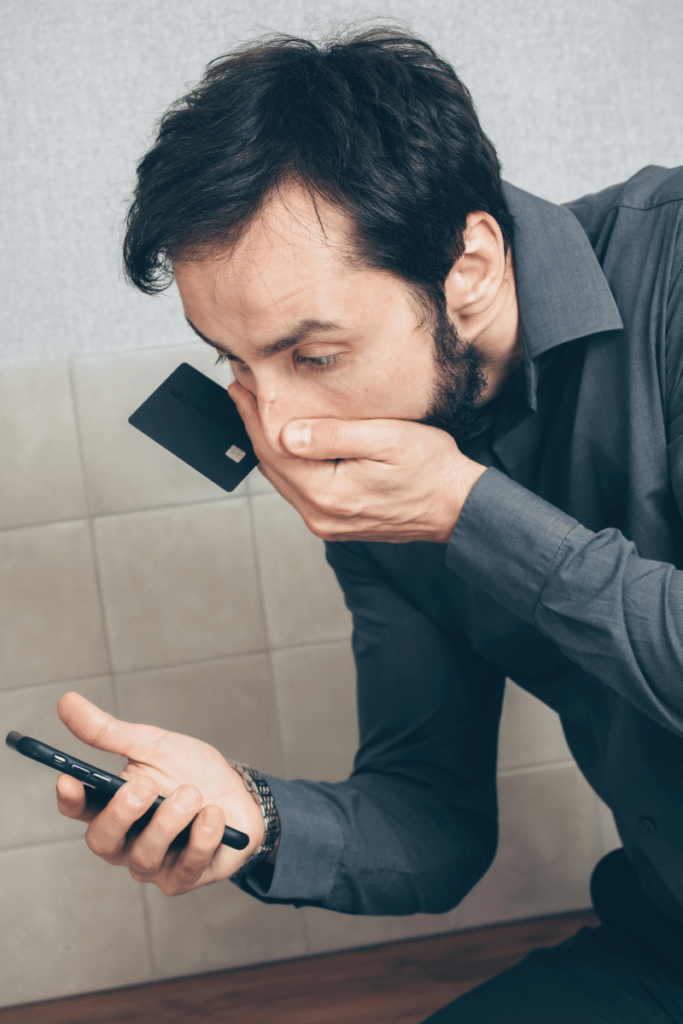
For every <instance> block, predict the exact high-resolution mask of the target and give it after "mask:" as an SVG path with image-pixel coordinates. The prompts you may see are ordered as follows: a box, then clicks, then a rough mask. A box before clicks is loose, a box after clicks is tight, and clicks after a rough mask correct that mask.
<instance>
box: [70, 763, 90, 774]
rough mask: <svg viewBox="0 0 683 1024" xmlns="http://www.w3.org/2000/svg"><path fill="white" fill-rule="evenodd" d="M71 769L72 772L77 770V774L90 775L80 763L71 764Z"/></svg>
mask: <svg viewBox="0 0 683 1024" xmlns="http://www.w3.org/2000/svg"><path fill="white" fill-rule="evenodd" d="M71 770H72V771H74V772H78V774H79V775H90V772H89V771H88V769H87V768H84V767H83V765H82V764H72V765H71Z"/></svg>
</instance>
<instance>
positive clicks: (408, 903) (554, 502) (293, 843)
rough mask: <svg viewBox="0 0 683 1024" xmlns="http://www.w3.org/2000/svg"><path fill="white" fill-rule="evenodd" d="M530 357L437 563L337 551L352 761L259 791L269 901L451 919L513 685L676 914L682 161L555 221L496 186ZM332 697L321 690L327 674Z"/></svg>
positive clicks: (646, 880) (478, 863)
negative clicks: (351, 679)
mask: <svg viewBox="0 0 683 1024" xmlns="http://www.w3.org/2000/svg"><path fill="white" fill-rule="evenodd" d="M505 196H506V202H507V204H508V207H509V210H510V212H511V214H512V215H513V217H514V224H515V233H514V248H513V251H514V260H515V269H516V275H517V291H518V297H519V306H520V316H521V323H522V332H523V341H524V351H525V362H524V365H523V367H521V368H520V370H519V371H518V372H517V373H516V374H515V376H514V377H513V378H512V379H511V381H510V382H509V384H508V385H507V387H506V388H505V391H504V392H503V394H502V396H501V397H500V398H499V399H498V400H497V401H495V402H493V403H490V404H489V405H488V406H486V407H485V408H484V410H483V412H482V417H481V420H480V422H479V423H478V424H477V425H476V427H475V428H474V430H473V431H472V434H471V436H470V437H469V438H468V439H467V441H466V442H464V443H463V444H462V445H461V447H462V449H463V451H464V452H465V453H466V454H467V455H468V456H469V457H470V458H472V459H474V460H476V461H477V462H480V463H482V464H484V465H486V466H487V467H489V468H488V469H487V471H486V472H485V473H484V474H483V475H482V476H481V477H480V479H479V480H478V481H477V483H476V484H475V486H474V488H473V490H472V492H471V493H470V495H469V497H468V499H467V502H466V504H465V507H464V510H463V512H462V515H461V516H460V519H459V522H458V525H457V527H456V529H455V531H454V533H453V536H452V538H451V541H450V543H449V545H448V547H445V546H443V545H437V544H427V543H413V544H406V545H393V544H370V543H358V542H347V543H343V544H329V545H328V547H327V550H328V559H329V561H330V564H331V565H332V566H333V568H334V570H335V572H336V574H337V577H338V579H339V583H340V585H341V587H342V589H343V591H344V595H345V598H346V602H347V604H348V606H349V608H350V609H351V611H352V613H353V620H354V632H353V650H354V655H355V659H356V665H357V671H358V713H359V721H360V733H361V744H360V749H359V751H358V755H357V757H356V761H355V768H354V771H353V774H352V775H351V777H350V778H349V779H348V780H347V781H345V782H341V783H336V784H332V783H321V782H309V781H304V780H296V781H282V780H279V779H275V778H270V777H269V778H268V782H269V784H270V786H271V789H272V793H273V796H274V798H275V804H276V806H277V809H278V812H279V814H280V819H281V824H282V833H281V840H280V847H279V850H278V855H277V862H276V865H275V868H274V869H273V868H272V867H266V866H264V867H262V868H261V869H259V870H257V871H255V872H253V873H252V874H250V875H247V876H245V877H244V878H242V879H241V880H240V884H241V885H242V887H243V888H245V889H246V890H247V891H249V892H251V893H252V894H253V895H255V896H257V897H258V898H260V899H262V900H265V901H269V902H284V903H294V904H297V905H299V904H313V905H317V906H323V907H329V908H331V909H335V910H340V911H345V912H347V913H360V914H410V913H413V912H416V911H431V912H438V911H445V910H447V909H449V908H451V907H453V906H454V905H455V904H456V903H458V902H459V900H461V899H462V897H463V896H464V895H465V894H466V893H467V892H468V890H469V889H470V888H471V887H472V886H473V885H474V884H475V882H476V881H477V880H478V879H479V878H480V877H481V875H482V874H483V873H484V872H485V871H486V869H487V867H488V866H489V864H490V862H491V860H492V858H493V855H494V852H495V846H496V838H497V824H496V817H497V812H496V784H495V769H496V745H497V731H498V722H499V718H500V709H501V700H502V694H503V683H504V678H505V676H506V675H508V676H510V677H511V678H512V679H514V680H515V682H516V683H518V684H519V685H520V686H522V687H524V688H525V689H526V690H528V691H529V692H530V693H533V694H534V695H535V696H536V697H538V698H539V699H540V700H542V701H544V702H545V703H546V704H547V705H549V706H550V707H551V708H554V709H555V710H556V711H557V712H558V713H559V715H560V717H561V720H562V725H563V727H564V731H565V735H566V737H567V741H568V743H569V746H570V747H571V750H572V753H573V754H574V757H575V758H576V761H577V763H578V765H579V767H580V768H581V770H582V772H583V773H584V775H585V776H586V778H587V779H588V781H589V782H590V784H591V785H592V786H593V788H594V789H595V790H596V792H597V793H598V794H599V795H600V796H601V797H602V799H603V800H604V801H605V802H606V803H607V804H608V805H609V806H610V807H611V808H612V810H613V812H614V816H615V820H616V823H617V827H618V829H619V833H620V835H621V838H622V841H623V843H624V846H625V848H626V851H627V853H628V856H629V857H630V859H631V861H632V863H633V864H634V866H635V868H636V870H637V872H638V874H639V876H640V879H641V881H642V883H643V885H644V887H645V889H646V891H647V893H648V894H649V896H650V898H651V899H652V900H653V901H654V902H656V903H657V904H658V905H659V906H660V907H661V908H662V909H663V910H664V911H666V912H668V913H669V914H671V915H672V916H674V917H676V918H677V919H678V920H679V921H681V922H683V572H682V571H681V569H683V519H682V510H683V272H682V269H683V169H679V170H673V171H672V170H667V169H664V168H658V167H648V168H645V169H644V170H643V171H641V172H640V173H639V174H637V175H635V177H634V178H632V179H631V180H630V181H628V182H626V183H625V184H622V185H616V186H614V187H612V188H609V189H607V190H606V191H604V192H601V193H598V194H597V195H592V196H586V197H584V198H583V199H579V200H577V201H576V202H573V203H569V204H567V206H565V207H559V206H555V205H553V204H551V203H548V202H545V201H544V200H541V199H538V198H536V197H534V196H531V195H528V194H526V193H524V192H522V191H520V190H519V189H516V188H513V187H512V186H509V185H506V186H505ZM321 686H324V680H321Z"/></svg>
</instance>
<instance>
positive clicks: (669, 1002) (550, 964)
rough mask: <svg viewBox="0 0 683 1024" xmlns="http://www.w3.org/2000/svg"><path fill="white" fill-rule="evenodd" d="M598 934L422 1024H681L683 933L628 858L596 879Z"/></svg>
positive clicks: (506, 975)
mask: <svg viewBox="0 0 683 1024" xmlns="http://www.w3.org/2000/svg"><path fill="white" fill-rule="evenodd" d="M591 897H592V900H593V906H594V907H595V911H596V913H597V915H598V917H599V918H600V922H601V923H600V926H599V927H598V928H582V929H581V931H580V932H578V934H577V935H575V936H574V937H573V938H571V939H568V940H567V941H566V942H562V943H560V945H559V946H553V947H551V948H550V949H538V950H535V951H534V952H533V953H530V954H529V956H527V957H526V958H525V959H524V960H523V961H522V962H521V963H520V964H518V965H517V966H516V967H511V968H510V969H509V970H507V971H504V972H503V973H502V974H499V975H498V976H497V977H496V978H492V979H491V981H487V982H485V983H484V984H483V985H481V986H480V987H479V988H476V989H473V990H472V991H471V992H468V993H466V995H464V996H461V997H460V999H457V1000H456V1001H455V1002H453V1003H449V1005H448V1006H444V1008H443V1009H442V1010H439V1011H438V1012H437V1013H435V1014H433V1015H432V1016H431V1017H430V1018H429V1021H428V1022H427V1021H425V1022H424V1024H672V1022H675V1024H683V927H682V926H681V925H679V924H677V923H676V922H675V921H674V920H673V918H670V917H668V916H667V915H666V914H663V913H662V912H661V911H660V910H659V909H658V908H657V907H655V906H654V905H653V904H652V903H650V901H649V900H648V899H647V898H646V896H645V894H644V893H643V891H642V889H641V887H640V884H639V882H638V877H637V875H636V873H635V871H634V870H633V868H632V867H631V864H630V862H629V860H628V858H627V857H626V854H625V853H624V851H623V850H615V851H614V852H613V853H610V854H608V855H607V857H604V858H603V859H602V860H601V861H600V863H599V864H598V865H597V867H596V868H595V871H594V872H593V877H592V879H591Z"/></svg>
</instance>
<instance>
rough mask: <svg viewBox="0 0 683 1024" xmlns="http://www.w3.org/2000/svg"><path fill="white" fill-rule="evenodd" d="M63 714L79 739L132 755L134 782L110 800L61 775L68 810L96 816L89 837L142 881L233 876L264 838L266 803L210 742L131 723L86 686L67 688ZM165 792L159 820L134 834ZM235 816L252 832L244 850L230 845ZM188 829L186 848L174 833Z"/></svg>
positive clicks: (166, 886)
mask: <svg viewBox="0 0 683 1024" xmlns="http://www.w3.org/2000/svg"><path fill="white" fill-rule="evenodd" d="M58 711H59V715H60V717H61V719H62V721H63V722H64V723H65V725H66V726H67V727H68V728H69V729H70V730H71V731H72V732H73V733H74V735H76V736H78V738H79V739H81V740H83V741H84V742H85V743H88V744H89V745H90V746H93V747H96V748H97V749H99V750H108V751H111V752H112V753H117V754H123V755H124V756H126V757H127V758H128V764H127V765H126V767H125V769H124V770H123V772H122V773H121V777H122V778H123V779H124V780H125V781H126V782H127V783H128V784H127V785H122V786H120V787H119V788H118V789H117V791H116V792H115V793H114V795H113V796H112V797H111V799H109V801H108V803H107V804H106V806H105V807H102V806H101V801H100V802H99V803H94V802H93V800H92V799H90V800H89V799H88V795H87V794H86V790H85V787H84V785H83V782H82V781H80V779H78V778H74V777H71V776H70V775H66V774H63V775H60V776H59V778H58V780H57V802H58V806H59V810H60V811H61V813H62V814H64V815H66V816H67V817H69V818H76V819H78V820H80V821H84V822H87V823H88V829H87V831H86V836H85V838H86V842H87V844H88V846H89V847H90V849H91V850H93V852H94V853H96V854H97V855H98V856H100V857H102V858H103V859H104V860H106V861H107V862H108V863H110V864H123V865H125V866H126V867H128V870H129V871H130V873H131V875H132V876H133V878H135V879H136V880H137V881H141V882H143V881H144V882H154V883H155V884H156V885H158V886H159V888H160V889H161V890H162V891H163V892H165V893H167V894H169V895H177V894H179V893H182V892H187V891H189V890H190V889H195V888H198V887H199V886H201V885H206V884H207V883H209V882H214V881H218V880H220V879H222V878H228V877H229V876H230V875H232V874H234V873H235V872H236V871H237V870H238V869H239V868H240V867H241V865H242V864H243V863H244V861H245V860H246V859H247V857H249V856H250V855H251V853H252V852H253V850H254V849H256V847H257V846H259V845H260V844H261V842H262V841H263V836H264V826H263V818H262V816H261V811H260V808H259V807H258V805H257V804H256V802H255V801H254V799H253V797H252V796H251V794H250V793H249V792H248V791H247V789H246V788H245V786H244V784H243V782H242V779H241V777H240V776H239V774H238V773H237V772H236V771H235V769H234V768H233V767H232V766H231V765H230V764H228V762H227V761H226V760H225V758H224V757H223V756H222V755H221V754H220V753H219V752H218V751H217V750H216V749H215V748H214V747H212V746H210V745H209V744H208V743H204V742H203V741H201V740H197V739H194V738H192V737H190V736H183V735H181V734H180V733H173V732H169V731H167V730H165V729H159V728H156V727H155V726H151V725H135V724H133V723H130V722H122V721H120V720H119V719H116V718H114V717H113V716H112V715H109V714H107V713H106V712H105V711H102V710H101V709H100V708H98V707H96V706H95V705H94V704H91V703H90V701H88V700H86V699H85V698H84V697H81V696H80V695H79V694H77V693H67V694H65V695H64V696H63V697H62V698H61V700H60V701H59V705H58ZM75 760H79V759H75ZM93 760H94V758H93ZM82 763H83V764H85V763H86V762H82ZM102 774H109V775H110V774H111V773H102ZM92 792H93V791H92V790H91V794H92ZM160 795H161V796H164V797H165V799H164V800H163V802H162V803H161V805H160V806H158V807H157V810H156V811H153V814H152V818H151V820H150V821H149V823H148V824H146V825H145V826H144V828H143V829H142V831H141V832H140V833H139V834H138V835H135V834H134V830H133V833H131V828H133V827H134V825H135V822H136V821H138V820H139V819H140V818H142V817H143V815H145V814H146V812H148V811H149V810H150V808H152V805H153V804H154V803H155V801H156V800H157V798H158V797H159V796H160ZM226 819H227V820H228V821H229V822H230V825H231V827H232V828H233V829H235V830H237V831H239V832H244V833H246V834H247V836H249V837H250V842H249V844H248V846H247V847H246V848H245V849H244V850H241V851H239V852H238V851H236V850H234V849H230V848H228V847H226V846H225V845H223V843H222V839H223V834H224V827H225V822H226ZM187 826H190V833H189V839H188V842H187V844H186V845H185V846H183V847H182V848H180V849H178V848H177V844H176V845H174V840H175V839H176V837H177V836H178V835H179V834H180V833H182V832H183V830H184V829H186V828H187Z"/></svg>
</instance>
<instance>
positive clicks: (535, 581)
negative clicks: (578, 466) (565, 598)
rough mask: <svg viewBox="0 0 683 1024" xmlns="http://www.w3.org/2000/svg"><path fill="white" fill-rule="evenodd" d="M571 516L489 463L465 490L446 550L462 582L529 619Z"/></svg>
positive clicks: (569, 528)
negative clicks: (461, 505) (463, 502)
mask: <svg viewBox="0 0 683 1024" xmlns="http://www.w3.org/2000/svg"><path fill="white" fill-rule="evenodd" d="M578 525H579V524H578V522H577V520H576V519H573V518H572V517H571V516H569V515H567V514H566V513H565V512H561V511H560V510H559V509H557V508H555V507H554V505H551V504H550V503H549V502H547V501H544V499H543V498H539V497H538V495H537V494H534V493H533V492H532V491H528V490H527V489H526V488H525V487H522V486H521V484H518V483H515V481H514V480H511V479H510V478H509V477H507V476H505V474H504V473H500V472H499V471H498V470H497V469H493V468H489V469H487V470H486V472H485V473H482V475H481V476H480V477H479V479H478V480H477V482H476V483H475V485H474V487H473V488H472V490H471V491H470V493H469V495H468V497H467V500H466V502H465V505H464V507H463V510H462V512H461V513H460V518H459V519H458V522H457V525H456V527H455V530H454V531H453V534H452V536H451V539H450V541H449V543H448V548H447V551H446V565H447V567H448V568H449V569H450V570H451V572H454V573H456V574H457V575H458V576H460V577H462V579H464V580H466V582H467V583H470V584H472V586H475V587H477V588H478V589H479V590H483V591H484V592H485V593H487V594H490V595H491V597H494V598H495V599H496V600H497V601H500V603H501V604H503V605H505V607H506V608H509V609H510V611H513V612H515V613H516V614H517V615H519V616H520V617H521V618H523V619H525V620H526V621H527V622H533V620H534V614H535V611H536V605H537V604H538V600H539V597H540V595H541V591H542V589H543V586H544V584H545V582H546V580H547V578H548V576H549V574H550V572H551V571H552V568H553V565H554V563H555V561H556V559H557V555H558V552H559V550H560V548H561V546H562V544H563V542H564V540H565V538H566V537H567V534H569V533H571V531H572V530H573V529H575V528H576V527H577V526H578Z"/></svg>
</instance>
